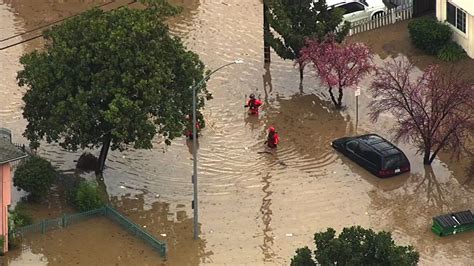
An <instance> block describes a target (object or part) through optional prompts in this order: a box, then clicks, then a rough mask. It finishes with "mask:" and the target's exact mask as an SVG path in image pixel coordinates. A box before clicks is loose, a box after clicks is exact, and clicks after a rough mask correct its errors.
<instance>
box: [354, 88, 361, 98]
mask: <svg viewBox="0 0 474 266" xmlns="http://www.w3.org/2000/svg"><path fill="white" fill-rule="evenodd" d="M354 94H355V96H360V88H357V89H356V90H355V92H354Z"/></svg>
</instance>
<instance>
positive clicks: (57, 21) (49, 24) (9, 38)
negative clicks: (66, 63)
mask: <svg viewBox="0 0 474 266" xmlns="http://www.w3.org/2000/svg"><path fill="white" fill-rule="evenodd" d="M115 1H116V0H112V1H110V2H107V3H105V4H102V5H98V6H95V7H93V8H101V7H104V6H106V5H108V4H111V3H113V2H115ZM80 14H82V12H81V13H78V14H75V15H72V16H70V17H66V18H63V19H60V20H56V21H53V22H51V23H48V24H46V25H43V26H40V27H37V28H34V29H31V30H28V31H25V32H23V33H20V34H16V35H13V36H10V37H7V38H5V39H1V40H0V42H4V41H8V40H11V39H13V38H16V37H19V36H21V35H24V34H27V33H30V32H33V31H37V30H39V29H42V28H46V27H48V26H51V25H54V24H56V23H59V22H63V21H65V20H66V19H70V18H73V17H76V16H79V15H80Z"/></svg>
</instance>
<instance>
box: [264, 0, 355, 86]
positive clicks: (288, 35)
mask: <svg viewBox="0 0 474 266" xmlns="http://www.w3.org/2000/svg"><path fill="white" fill-rule="evenodd" d="M265 1H266V2H265V3H266V5H267V6H268V12H267V13H266V14H265V16H266V18H267V19H268V23H269V24H270V27H271V29H272V30H273V31H274V32H272V31H270V32H268V33H267V34H265V40H266V41H267V42H268V43H269V44H270V46H271V47H272V48H273V50H275V52H276V53H277V54H278V55H279V56H280V57H281V58H283V59H285V60H286V59H289V60H296V59H298V58H299V56H300V50H301V48H303V47H304V46H305V39H306V38H311V39H317V40H323V39H324V37H326V35H327V34H328V33H335V34H336V40H337V41H339V42H341V41H342V40H343V39H344V38H345V37H346V35H347V34H348V33H349V29H350V24H349V23H348V22H345V23H342V16H343V15H344V11H343V10H342V9H333V10H328V7H327V4H326V0H319V1H314V0H298V1H295V0H265ZM297 63H298V65H299V70H300V79H301V80H303V70H304V64H303V62H301V61H297Z"/></svg>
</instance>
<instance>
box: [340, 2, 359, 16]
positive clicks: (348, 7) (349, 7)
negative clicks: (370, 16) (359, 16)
mask: <svg viewBox="0 0 474 266" xmlns="http://www.w3.org/2000/svg"><path fill="white" fill-rule="evenodd" d="M339 8H342V9H344V10H345V11H346V12H344V14H351V13H354V12H357V11H362V10H364V6H363V5H362V4H360V3H347V4H344V5H341V6H339Z"/></svg>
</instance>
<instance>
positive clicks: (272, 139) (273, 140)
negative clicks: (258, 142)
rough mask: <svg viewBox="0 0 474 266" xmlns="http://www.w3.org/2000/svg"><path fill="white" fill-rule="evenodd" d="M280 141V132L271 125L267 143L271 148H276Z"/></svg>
mask: <svg viewBox="0 0 474 266" xmlns="http://www.w3.org/2000/svg"><path fill="white" fill-rule="evenodd" d="M279 142H280V137H279V136H278V133H277V132H276V131H275V128H274V127H269V128H268V136H267V140H266V141H265V144H267V146H268V147H269V148H272V149H274V148H276V147H277V145H278V143H279Z"/></svg>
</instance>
